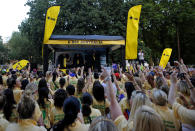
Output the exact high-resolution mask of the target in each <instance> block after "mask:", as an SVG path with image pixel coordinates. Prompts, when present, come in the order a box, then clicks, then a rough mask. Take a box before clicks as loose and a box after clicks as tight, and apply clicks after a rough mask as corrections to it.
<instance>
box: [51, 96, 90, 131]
mask: <svg viewBox="0 0 195 131" xmlns="http://www.w3.org/2000/svg"><path fill="white" fill-rule="evenodd" d="M80 107H81V106H80V102H79V100H78V99H77V98H75V97H73V96H70V97H68V98H67V99H66V100H65V101H64V105H63V111H64V118H63V120H61V121H59V122H58V123H56V124H55V125H54V126H53V128H52V129H51V130H52V131H87V130H88V129H89V125H85V124H83V123H82V122H83V121H82V117H79V115H78V114H79V112H80Z"/></svg>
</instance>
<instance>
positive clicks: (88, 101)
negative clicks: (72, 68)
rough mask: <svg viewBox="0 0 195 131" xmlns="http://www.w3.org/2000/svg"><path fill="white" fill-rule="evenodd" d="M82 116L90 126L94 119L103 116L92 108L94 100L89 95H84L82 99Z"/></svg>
mask: <svg viewBox="0 0 195 131" xmlns="http://www.w3.org/2000/svg"><path fill="white" fill-rule="evenodd" d="M81 101H82V114H83V118H84V123H85V124H90V123H91V122H92V120H93V119H95V118H96V117H98V116H101V112H100V111H99V110H98V109H94V108H93V107H92V103H93V98H92V96H91V95H90V94H89V93H87V92H86V93H84V94H83V96H82V98H81Z"/></svg>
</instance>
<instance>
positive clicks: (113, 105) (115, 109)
mask: <svg viewBox="0 0 195 131" xmlns="http://www.w3.org/2000/svg"><path fill="white" fill-rule="evenodd" d="M102 70H103V72H102V76H103V78H104V79H105V81H106V83H107V88H108V90H109V94H108V95H109V98H110V112H111V117H112V119H113V120H115V119H116V118H117V117H119V116H120V115H122V111H121V107H120V105H119V103H118V102H117V99H116V96H115V93H114V90H113V86H112V81H111V78H110V76H109V74H108V72H107V71H106V70H105V69H104V68H102Z"/></svg>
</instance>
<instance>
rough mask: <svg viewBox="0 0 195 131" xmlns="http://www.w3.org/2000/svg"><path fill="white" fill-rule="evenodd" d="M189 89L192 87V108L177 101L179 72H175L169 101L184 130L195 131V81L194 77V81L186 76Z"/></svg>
mask: <svg viewBox="0 0 195 131" xmlns="http://www.w3.org/2000/svg"><path fill="white" fill-rule="evenodd" d="M184 78H185V80H186V82H187V84H188V86H189V89H190V99H191V103H192V106H193V107H191V109H188V108H186V107H184V106H183V105H181V104H179V103H177V101H176V86H177V73H176V72H173V73H172V75H171V87H170V91H169V96H168V102H169V103H170V104H171V105H172V108H173V112H174V115H175V117H176V118H177V119H179V120H180V121H181V123H182V130H183V131H193V130H195V119H194V118H195V87H194V85H195V83H194V79H192V82H193V84H192V82H191V81H190V80H189V78H188V76H184Z"/></svg>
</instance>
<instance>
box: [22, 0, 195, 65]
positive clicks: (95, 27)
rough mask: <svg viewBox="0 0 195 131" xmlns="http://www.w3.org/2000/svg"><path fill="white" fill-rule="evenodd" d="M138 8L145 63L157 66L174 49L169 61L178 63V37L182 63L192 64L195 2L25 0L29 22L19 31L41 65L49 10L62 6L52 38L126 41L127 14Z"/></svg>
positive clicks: (158, 0) (192, 0)
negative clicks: (99, 37) (118, 37)
mask: <svg viewBox="0 0 195 131" xmlns="http://www.w3.org/2000/svg"><path fill="white" fill-rule="evenodd" d="M138 4H142V5H143V8H142V12H141V19H140V26H139V40H140V41H143V42H144V44H143V45H140V42H139V45H140V46H142V47H141V48H146V49H143V50H144V51H145V57H146V60H147V61H149V60H150V59H151V58H152V59H153V61H155V62H158V61H159V59H160V57H161V53H162V51H163V49H164V48H167V47H169V48H173V53H172V56H171V60H174V59H177V57H178V55H177V54H178V53H177V52H178V51H177V39H178V36H179V42H180V44H181V56H182V57H183V58H184V61H185V63H188V64H194V63H195V59H194V55H193V49H195V44H194V41H195V37H194V35H195V24H194V23H195V0H179V1H175V0H174V1H171V0H125V1H124V0H56V1H53V0H28V1H27V3H26V5H27V6H29V7H30V11H29V13H28V14H29V18H28V19H26V20H25V21H23V22H22V23H21V25H20V26H19V29H20V32H21V34H22V35H24V36H25V37H27V39H28V40H29V41H30V43H31V45H33V46H34V47H33V48H35V49H36V50H35V52H34V53H33V54H32V56H33V57H34V58H36V60H38V61H40V60H41V49H42V41H43V35H44V23H45V15H46V11H47V8H48V7H50V6H52V5H61V11H60V14H59V17H58V21H57V24H56V27H55V29H54V32H53V34H64V35H76V34H77V35H89V34H90V35H94V34H97V35H122V36H123V37H125V36H126V25H127V23H126V21H127V14H128V10H129V9H130V8H131V7H132V6H134V5H138ZM177 33H178V34H179V35H178V36H177ZM150 49H151V50H150ZM38 58H40V59H38ZM156 64H158V63H156Z"/></svg>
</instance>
